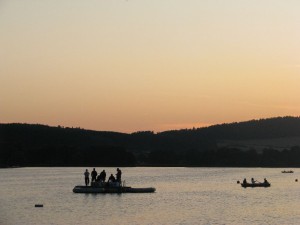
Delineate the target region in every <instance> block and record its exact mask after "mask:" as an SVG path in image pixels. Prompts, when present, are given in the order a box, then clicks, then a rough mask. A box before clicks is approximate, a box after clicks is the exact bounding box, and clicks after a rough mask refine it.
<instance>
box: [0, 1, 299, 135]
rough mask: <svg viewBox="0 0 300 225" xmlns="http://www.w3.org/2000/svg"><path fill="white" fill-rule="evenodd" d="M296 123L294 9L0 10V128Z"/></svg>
mask: <svg viewBox="0 0 300 225" xmlns="http://www.w3.org/2000/svg"><path fill="white" fill-rule="evenodd" d="M286 115H291V116H299V115H300V1H299V0H202V1H201V0H127V1H126V0H89V1H82V0H42V1H41V0H26V1H21V0H18V1H17V0H7V1H6V0H0V123H12V122H20V123H39V124H47V125H51V126H57V125H61V126H68V127H81V128H85V129H94V130H108V131H119V132H127V133H130V132H134V131H141V130H152V131H155V132H159V131H164V130H171V129H181V128H192V127H201V126H208V125H212V124H218V123H227V122H234V121H244V120H251V119H258V118H268V117H277V116H286Z"/></svg>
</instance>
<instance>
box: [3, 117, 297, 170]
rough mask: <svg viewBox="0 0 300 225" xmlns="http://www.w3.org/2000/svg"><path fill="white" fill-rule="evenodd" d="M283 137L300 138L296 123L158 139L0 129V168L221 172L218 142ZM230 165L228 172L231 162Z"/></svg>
mask: <svg viewBox="0 0 300 225" xmlns="http://www.w3.org/2000/svg"><path fill="white" fill-rule="evenodd" d="M286 137H300V117H278V118H270V119H261V120H252V121H247V122H239V123H229V124H220V125H214V126H210V127H206V128H198V129H183V130H174V131H165V132H160V133H157V134H155V133H153V132H151V131H142V132H135V133H132V134H126V133H118V132H106V131H92V130H84V129H80V128H65V127H60V126H58V127H50V126H46V125H32V124H16V123H15V124H0V167H7V166H16V165H17V166H18V165H19V166H85V165H86V166H89V165H106V166H114V165H117V166H134V165H205V166H210V165H213V166H223V164H222V163H224V160H223V159H224V152H225V153H226V152H227V153H226V154H225V155H226V157H229V158H230V157H231V155H232V154H233V153H232V151H231V150H230V151H228V149H225V150H224V149H223V150H222V154H223V156H222V159H220V162H219V161H218V160H219V159H218V157H219V156H218V155H217V152H220V149H219V147H218V146H217V142H218V141H220V140H249V139H272V138H286ZM235 151H236V150H235ZM203 152H204V153H205V152H210V153H209V154H213V155H210V156H209V157H208V156H203ZM212 152H213V153H212ZM255 154H256V153H255ZM205 157H208V158H207V159H205ZM199 158H201V160H202V161H201V160H200V159H199ZM231 158H232V157H231ZM254 158H255V157H254ZM254 158H253V160H254ZM279 158H280V157H279ZM203 160H204V161H203ZM237 160H238V161H240V159H237ZM248 161H249V160H248ZM248 161H247V160H246V161H245V160H244V161H243V163H244V164H243V165H250V166H251V165H254V164H247V162H248ZM256 161H257V159H256ZM296 164H297V163H296ZM296 164H295V165H296ZM226 165H227V164H226ZM226 165H225V166H226ZM228 165H229V166H230V165H231V166H232V162H231V163H229V164H228ZM255 165H256V164H255ZM277 165H279V164H277ZM280 165H281V164H280ZM297 165H298V164H297ZM258 166H262V164H258ZM299 166H300V162H299Z"/></svg>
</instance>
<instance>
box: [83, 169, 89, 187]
mask: <svg viewBox="0 0 300 225" xmlns="http://www.w3.org/2000/svg"><path fill="white" fill-rule="evenodd" d="M84 182H85V186H88V185H89V183H90V173H89V171H88V169H86V170H85V172H84Z"/></svg>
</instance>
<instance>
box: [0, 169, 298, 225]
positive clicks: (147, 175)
mask: <svg viewBox="0 0 300 225" xmlns="http://www.w3.org/2000/svg"><path fill="white" fill-rule="evenodd" d="M84 169H85V168H17V169H1V170H0V224H1V225H10V224H12V225H18V224H20V225H21V224H22V225H23V224H26V225H27V224H130V225H134V224H300V201H299V199H300V181H299V182H298V183H296V182H295V179H296V178H300V176H299V177H298V172H300V169H293V170H294V171H295V173H294V174H282V173H281V170H283V169H280V168H279V169H278V168H275V169H273V168H272V169H269V168H268V169H264V168H139V167H137V168H121V169H122V171H123V177H122V178H123V179H124V180H126V184H127V185H128V186H133V187H151V186H152V187H155V188H156V189H157V191H156V193H146V194H129V193H128V194H74V193H73V192H72V189H73V187H74V186H75V185H79V184H83V182H84V180H83V172H84ZM89 169H91V168H89ZM96 169H97V170H98V171H100V170H102V169H103V168H96ZM104 169H106V171H107V174H108V175H109V174H110V173H114V174H115V168H104ZM244 177H246V178H248V179H250V178H251V177H254V178H255V179H257V180H263V178H264V177H266V178H267V179H268V180H269V181H270V182H271V184H272V186H271V187H270V188H247V189H244V188H242V187H241V186H240V185H238V184H237V180H242V178H244ZM35 204H44V207H43V208H35V207H34V205H35Z"/></svg>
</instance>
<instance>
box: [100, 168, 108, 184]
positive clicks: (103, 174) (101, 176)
mask: <svg viewBox="0 0 300 225" xmlns="http://www.w3.org/2000/svg"><path fill="white" fill-rule="evenodd" d="M99 176H100V180H101V181H103V182H105V179H106V172H105V170H102V172H101V173H100V175H99Z"/></svg>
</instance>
